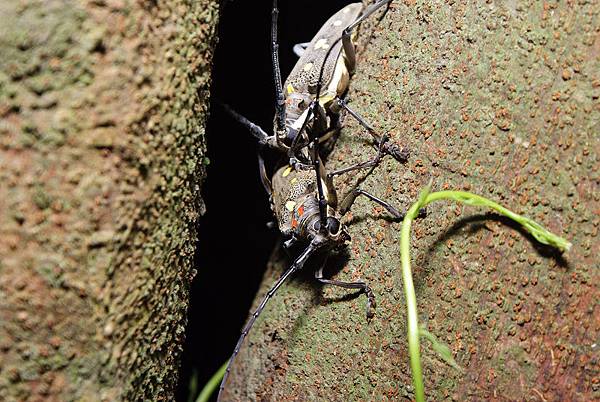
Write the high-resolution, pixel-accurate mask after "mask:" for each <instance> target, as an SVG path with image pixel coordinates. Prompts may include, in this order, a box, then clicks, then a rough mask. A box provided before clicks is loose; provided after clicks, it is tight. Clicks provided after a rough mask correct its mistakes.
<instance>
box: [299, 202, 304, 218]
mask: <svg viewBox="0 0 600 402" xmlns="http://www.w3.org/2000/svg"><path fill="white" fill-rule="evenodd" d="M303 214H304V205H300V208H298V216H302V215H303Z"/></svg>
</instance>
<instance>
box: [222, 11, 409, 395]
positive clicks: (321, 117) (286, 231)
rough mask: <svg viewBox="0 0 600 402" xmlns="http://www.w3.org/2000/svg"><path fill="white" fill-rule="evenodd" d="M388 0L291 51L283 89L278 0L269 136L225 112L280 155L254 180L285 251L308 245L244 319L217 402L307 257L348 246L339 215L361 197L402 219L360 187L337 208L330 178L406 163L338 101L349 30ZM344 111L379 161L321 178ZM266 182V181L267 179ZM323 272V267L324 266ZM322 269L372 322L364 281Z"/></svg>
mask: <svg viewBox="0 0 600 402" xmlns="http://www.w3.org/2000/svg"><path fill="white" fill-rule="evenodd" d="M390 2H391V0H379V1H377V2H375V3H373V4H371V5H369V6H367V7H365V8H363V6H362V4H361V3H354V4H350V5H348V6H346V7H344V8H343V9H342V10H340V11H338V12H337V13H336V14H334V15H333V16H332V17H331V18H330V19H329V20H328V21H327V22H326V23H325V24H324V25H323V27H322V28H321V29H320V30H319V32H318V33H317V34H316V35H315V37H314V38H313V39H312V41H311V42H309V43H305V44H300V45H297V46H295V47H294V51H295V52H296V54H298V55H299V56H300V58H299V60H298V62H297V64H296V66H295V67H294V69H293V70H292V72H291V73H290V75H289V77H288V78H287V80H286V81H285V83H284V84H282V80H281V73H280V69H279V56H278V39H277V20H278V13H279V9H278V5H277V0H274V1H273V9H272V27H271V28H272V32H271V34H272V62H273V74H274V81H275V94H276V102H277V103H276V115H275V119H274V130H273V134H272V135H268V134H267V133H266V132H265V131H264V130H263V129H262V128H260V127H259V126H257V125H255V124H253V123H252V122H250V121H249V120H247V119H246V118H245V117H243V116H242V115H241V114H239V113H237V112H236V111H233V110H231V109H230V108H229V107H227V106H224V107H225V109H226V110H227V111H228V112H229V114H230V115H231V116H232V117H233V118H234V119H236V120H237V121H239V122H240V123H241V124H243V125H244V126H245V127H247V128H248V129H249V130H250V132H251V133H252V134H253V135H254V136H255V137H256V138H257V139H258V142H259V144H260V145H261V150H263V149H264V148H265V147H266V148H272V149H275V150H277V151H279V152H281V153H283V154H284V155H285V158H286V159H287V160H288V161H289V163H288V164H285V165H284V166H281V167H280V168H279V169H277V170H276V171H275V173H274V174H273V175H271V176H269V175H268V174H267V169H266V167H265V163H264V161H263V159H262V157H261V156H260V155H259V167H260V176H261V180H262V183H263V185H264V187H265V190H266V191H267V192H268V194H269V196H270V200H271V208H272V210H273V213H274V215H275V217H276V218H277V222H278V226H279V230H280V231H281V233H282V234H283V235H284V236H285V237H286V239H287V240H286V242H285V243H284V244H285V246H286V247H290V246H291V245H293V244H295V243H298V244H303V245H306V246H305V248H304V250H303V251H302V252H301V253H300V255H299V256H298V257H297V258H296V259H295V260H294V261H293V263H292V264H291V266H290V267H289V268H288V269H287V270H286V271H285V272H284V273H283V275H282V276H281V277H280V278H279V279H278V280H277V281H276V282H275V284H274V285H273V287H272V288H271V289H270V290H269V291H268V292H267V294H266V295H265V296H264V298H263V299H262V301H261V302H260V304H259V306H258V307H257V309H256V311H254V313H253V314H252V315H251V316H250V318H249V320H248V322H247V323H246V325H245V326H244V328H243V330H242V334H241V336H240V338H239V340H238V342H237V344H236V346H235V349H234V351H233V354H232V356H231V359H230V360H229V363H228V366H227V369H226V371H225V375H224V377H223V380H222V383H221V387H220V390H219V399H221V397H222V395H223V393H222V391H223V389H224V387H225V385H226V382H227V379H228V375H229V372H230V368H231V365H232V363H233V361H234V359H235V357H236V356H237V354H238V352H239V350H240V348H241V345H242V343H243V342H244V339H245V337H246V336H247V334H248V332H249V331H250V329H251V328H252V326H253V325H254V323H255V321H256V319H257V317H258V316H259V315H260V313H261V312H262V311H263V309H264V307H265V305H266V304H267V302H268V301H269V299H270V298H271V297H272V296H273V295H274V294H275V293H276V292H277V290H278V289H279V287H281V285H282V284H283V283H284V282H285V281H286V280H287V279H288V278H289V277H290V276H291V275H293V274H294V273H295V272H297V271H298V270H300V269H301V268H302V267H303V266H304V264H305V263H306V261H307V260H308V259H309V258H310V257H311V256H313V255H315V254H317V253H321V252H330V251H332V250H335V249H339V248H342V247H344V246H345V245H346V244H347V242H348V241H349V240H350V236H349V234H348V230H347V228H346V227H345V225H343V224H342V223H341V218H342V216H343V215H344V214H345V213H346V212H348V211H349V210H350V207H351V206H352V204H353V202H354V201H355V199H356V198H357V197H358V196H359V195H364V196H366V197H367V198H369V199H370V200H372V201H374V202H376V203H378V204H380V205H382V206H383V207H384V208H386V210H387V211H388V212H390V213H391V214H392V215H393V216H394V217H396V218H402V217H403V214H402V213H400V212H399V211H398V210H397V209H395V208H394V207H393V206H391V205H390V204H388V203H387V202H385V201H383V200H381V199H379V198H377V197H375V196H374V195H371V194H369V193H368V192H366V191H364V190H361V189H359V188H354V189H353V190H351V191H350V192H349V194H347V195H346V196H345V197H343V198H342V201H341V202H340V203H338V198H337V194H336V190H335V187H334V185H333V178H334V177H335V176H337V175H340V174H343V173H347V172H350V171H354V170H357V169H362V168H366V167H374V166H376V165H377V164H378V163H379V162H380V160H381V158H382V157H383V156H384V155H385V154H390V155H392V156H393V157H394V158H395V159H397V160H399V161H401V162H404V161H406V160H407V158H408V152H407V150H406V149H405V148H402V147H399V146H397V145H396V144H393V143H391V142H390V141H388V138H387V136H385V135H383V136H382V135H379V134H377V133H376V132H375V130H374V129H372V128H371V126H370V125H369V124H368V123H367V122H366V121H365V120H364V119H362V118H361V117H360V116H359V115H358V114H357V113H356V112H355V111H354V110H352V109H351V108H350V107H349V106H348V105H347V104H346V102H345V101H344V96H345V94H346V92H347V89H348V85H349V82H350V77H351V74H352V73H353V72H354V69H355V63H356V55H355V36H356V35H355V28H356V27H357V26H358V25H359V24H360V23H361V22H362V21H363V20H364V19H366V18H368V17H369V16H370V15H371V14H373V13H374V12H375V11H377V10H378V9H380V8H382V7H383V6H387V5H389V3H390ZM342 110H345V111H346V112H347V113H348V114H350V115H351V116H352V117H354V118H355V119H357V120H358V122H359V123H360V124H361V126H362V127H363V128H365V129H366V131H367V132H368V133H369V134H370V135H371V136H372V137H373V139H374V145H375V146H376V148H377V154H376V155H375V156H374V157H373V158H371V159H369V160H367V161H364V162H360V163H356V164H353V165H351V166H348V167H346V168H343V169H339V170H336V171H332V172H327V170H326V168H325V166H324V163H323V160H324V159H325V157H326V150H327V148H328V147H330V146H331V144H333V143H334V142H335V138H336V136H337V134H338V132H339V129H340V115H341V112H342ZM270 177H271V178H270ZM323 265H324V263H323ZM323 265H321V267H320V268H319V269H318V270H317V271H316V273H315V278H316V279H317V280H318V281H319V282H320V283H322V284H327V285H335V286H340V287H344V288H349V289H359V290H361V291H362V292H363V293H365V294H366V296H367V317H371V316H372V315H373V308H374V307H375V298H374V295H373V292H372V291H371V289H370V287H369V286H368V285H367V284H366V283H364V282H343V281H337V280H331V279H325V278H323Z"/></svg>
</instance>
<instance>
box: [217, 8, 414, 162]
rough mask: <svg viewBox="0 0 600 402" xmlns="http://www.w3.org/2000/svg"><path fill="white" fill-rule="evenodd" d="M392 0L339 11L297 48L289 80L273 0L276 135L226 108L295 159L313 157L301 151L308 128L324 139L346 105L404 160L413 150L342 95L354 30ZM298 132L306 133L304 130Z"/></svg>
mask: <svg viewBox="0 0 600 402" xmlns="http://www.w3.org/2000/svg"><path fill="white" fill-rule="evenodd" d="M391 1H392V0H379V1H378V2H376V3H374V4H371V5H370V6H368V7H366V8H365V9H364V10H363V8H362V4H361V3H353V4H349V5H347V6H346V7H344V8H342V9H341V10H340V11H338V12H337V13H335V14H334V15H333V16H332V17H331V18H329V20H327V22H325V24H324V25H323V26H322V27H321V29H320V30H319V32H317V34H316V35H315V36H314V38H313V39H312V40H311V41H310V42H309V43H304V44H299V45H296V46H295V47H294V51H295V53H296V54H297V55H299V56H300V58H299V59H298V62H297V63H296V65H295V67H294V68H293V70H292V72H291V73H290V75H289V76H288V78H287V80H286V81H285V83H284V85H283V86H282V83H281V71H280V68H279V53H278V51H279V45H278V39H277V20H278V15H279V9H278V7H277V0H274V1H273V11H272V25H271V40H272V53H271V54H272V63H273V76H274V81H275V96H276V113H275V118H274V127H273V135H268V134H267V133H266V132H265V131H264V130H263V129H262V128H261V127H260V126H258V125H256V124H254V123H252V122H250V121H249V120H248V119H247V118H245V117H244V116H242V115H241V114H239V113H237V112H235V111H234V110H232V109H231V108H229V107H228V106H227V105H223V107H224V108H225V110H226V111H227V112H228V113H229V114H230V115H232V116H233V117H234V118H235V119H236V120H237V121H239V122H240V123H241V124H243V125H244V126H246V127H247V128H248V129H249V130H250V132H251V133H252V134H253V135H254V136H255V137H256V138H257V139H258V142H259V144H260V145H261V146H264V145H266V146H268V147H271V148H275V149H277V150H280V151H282V152H287V154H288V156H289V157H290V159H291V160H292V162H293V163H294V162H296V161H302V162H304V163H310V161H309V159H308V155H307V154H306V152H300V150H301V149H304V148H305V147H306V145H307V144H308V134H307V133H309V132H317V133H319V137H320V138H319V140H320V141H321V142H325V141H327V140H328V139H330V138H333V137H334V136H335V134H336V133H337V132H338V131H339V128H340V127H339V117H340V111H341V110H342V109H345V110H346V111H347V112H348V113H349V114H350V115H351V116H352V117H354V118H355V119H357V120H358V122H359V123H360V124H361V125H362V126H363V127H364V128H365V129H366V130H367V131H368V132H369V134H370V135H371V136H372V137H373V139H374V145H375V146H376V147H379V145H382V147H383V151H384V153H386V154H390V155H392V156H393V157H394V158H396V159H397V160H398V161H400V162H405V161H406V160H407V159H408V150H407V149H406V148H403V147H399V146H398V145H396V144H393V143H390V142H388V141H387V137H385V136H381V135H379V134H377V133H376V132H375V130H373V128H372V127H371V126H370V125H369V124H368V123H367V122H366V121H365V120H364V119H363V118H362V117H361V116H360V115H359V114H358V113H356V112H355V111H354V110H352V109H351V108H350V107H349V106H348V104H347V103H346V101H345V100H344V98H343V96H344V94H345V93H346V91H347V89H348V83H349V80H350V76H351V74H352V73H353V72H354V70H355V67H356V50H355V43H354V41H355V39H356V35H355V34H353V32H354V28H356V27H357V26H358V25H359V24H360V23H361V22H362V21H363V20H364V19H365V18H367V17H369V16H370V15H371V14H373V13H374V12H375V11H376V10H377V9H379V8H380V7H382V6H384V5H388V4H389V3H390V2H391ZM299 133H304V134H302V135H299Z"/></svg>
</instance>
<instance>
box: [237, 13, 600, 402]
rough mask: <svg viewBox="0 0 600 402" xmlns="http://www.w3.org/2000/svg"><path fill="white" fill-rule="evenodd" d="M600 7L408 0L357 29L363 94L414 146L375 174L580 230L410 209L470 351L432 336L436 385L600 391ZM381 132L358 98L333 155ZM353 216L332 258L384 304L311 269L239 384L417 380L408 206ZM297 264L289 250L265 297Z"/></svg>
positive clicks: (437, 300)
mask: <svg viewBox="0 0 600 402" xmlns="http://www.w3.org/2000/svg"><path fill="white" fill-rule="evenodd" d="M599 17H600V7H598V4H597V3H595V2H586V1H580V2H535V1H529V2H516V3H515V2H509V1H506V2H504V1H499V2H476V3H467V4H464V3H462V2H443V1H419V2H414V1H408V2H393V3H392V7H391V10H390V11H389V12H388V13H387V15H386V16H385V17H384V18H383V19H382V20H381V21H376V19H372V20H371V21H370V22H369V23H368V24H365V25H364V26H363V27H362V29H361V38H362V39H361V40H362V42H361V45H362V46H361V48H360V53H359V57H358V68H357V71H356V73H355V75H354V78H353V79H352V82H351V88H350V93H349V96H350V99H351V106H353V107H354V108H355V109H356V110H357V111H358V112H359V113H360V114H362V115H363V116H364V117H365V118H366V120H368V121H369V122H371V123H372V124H373V126H374V127H375V128H376V130H377V131H379V132H382V133H383V132H386V133H388V134H389V135H390V137H391V139H392V140H393V141H394V142H396V143H399V144H405V145H408V146H409V147H410V149H411V151H412V152H411V157H410V160H409V162H408V163H407V164H406V165H400V164H398V163H397V162H395V161H393V160H391V158H387V159H386V160H385V162H384V163H383V164H382V165H381V166H379V167H378V168H377V169H376V170H375V171H374V173H373V174H372V175H371V176H369V177H367V178H366V180H365V182H364V183H363V184H362V186H363V188H365V189H368V190H369V191H371V192H372V193H374V194H375V195H377V196H381V197H382V198H385V199H387V200H390V201H391V202H392V203H393V204H394V205H396V206H398V207H401V208H407V207H408V206H409V205H410V204H411V203H412V201H413V200H416V197H417V195H418V193H419V191H420V190H421V189H422V188H423V187H424V186H425V185H426V184H427V182H428V181H429V180H430V179H433V183H434V189H436V190H437V189H458V190H468V191H470V192H474V193H477V194H481V195H483V196H486V197H488V198H490V199H493V200H495V201H497V202H499V203H501V204H503V205H505V206H506V207H508V208H511V209H513V210H515V211H516V212H518V213H520V214H523V215H526V216H528V217H531V218H533V219H535V220H536V221H537V222H539V223H541V224H542V225H544V226H545V227H547V228H549V229H550V230H552V231H553V232H555V233H557V234H560V235H563V236H565V237H567V238H568V239H569V240H570V241H572V242H573V243H574V247H573V249H572V250H571V251H570V252H569V253H568V254H567V255H565V256H562V257H561V256H559V255H557V254H555V253H553V252H551V251H549V250H548V249H546V248H544V247H540V246H539V245H538V244H536V243H535V241H534V240H533V239H532V238H531V237H529V236H527V235H526V234H525V233H524V232H523V231H521V230H519V229H518V227H516V226H515V225H511V224H509V223H508V222H507V221H506V220H504V219H500V218H498V217H497V216H495V215H488V214H486V213H485V212H483V211H478V210H475V209H473V208H470V207H465V206H459V205H452V204H447V205H444V204H436V205H433V206H432V207H431V208H430V209H429V213H428V216H427V217H426V218H424V219H422V220H420V221H417V222H415V224H414V226H413V239H412V242H413V244H412V246H413V250H414V253H413V267H414V276H415V281H416V286H417V302H418V304H419V317H420V321H421V322H422V323H423V324H424V325H425V326H426V327H427V328H428V329H429V331H430V332H432V333H433V334H435V335H436V336H437V337H438V338H439V339H440V340H442V341H443V342H445V343H446V344H448V345H449V346H450V348H451V350H452V351H453V354H454V357H455V359H456V361H457V362H458V364H459V365H461V366H462V367H464V369H465V371H464V372H463V373H460V372H457V371H455V370H453V369H451V368H450V367H448V366H446V365H445V364H444V363H443V362H442V361H441V360H440V359H439V358H437V356H436V355H435V353H434V352H432V351H431V350H430V349H429V348H427V347H426V346H424V347H423V348H422V360H423V364H424V376H425V387H426V393H427V395H428V398H430V399H431V400H490V399H493V398H497V399H499V400H532V401H535V400H544V401H559V400H581V401H585V400H593V399H597V398H599V397H600V395H599V394H598V392H599V390H598V387H597V386H596V385H594V382H593V377H594V375H595V374H594V373H595V369H594V366H595V365H597V362H598V352H597V348H596V347H595V346H594V344H595V342H596V338H597V334H598V330H599V327H600V322H599V320H598V317H600V315H599V311H598V303H597V300H598V295H599V294H598V287H597V285H596V284H597V283H598V282H599V277H598V276H599V275H598V270H597V257H596V255H597V254H598V252H599V251H600V247H599V242H598V226H599V225H600V219H599V218H598V214H597V211H598V208H599V205H600V204H599V198H598V194H600V192H599V191H598V190H599V189H598V184H599V180H600V178H599V177H598V166H599V164H598V151H599V148H600V147H599V145H600V144H599V142H598V141H599V139H598V130H599V127H600V126H599V124H600V123H599V122H600V109H599V106H598V105H599V103H598V97H599V96H600V75H599V72H600V61H599V60H600V57H598V56H599V54H600V39H599V38H600V26H599V25H598V22H599V21H600V18H599ZM365 38H366V39H365ZM367 42H368V46H366V43H367ZM368 142H369V141H368V139H367V136H366V134H364V133H363V132H362V131H361V128H360V126H359V125H358V124H356V123H355V122H354V121H352V119H351V118H349V117H347V118H346V120H345V127H344V129H343V132H342V136H341V138H340V140H339V141H338V143H337V145H336V149H335V151H334V153H333V154H332V156H331V157H330V158H329V161H328V166H330V167H334V168H336V167H340V166H343V165H348V164H350V163H352V162H356V161H359V160H365V159H367V158H368V157H369V156H370V155H372V154H373V152H374V151H373V149H372V148H371V147H370V146H369V145H368ZM356 181H357V178H356V177H350V178H346V179H344V180H340V181H339V182H338V186H339V188H340V189H341V191H342V192H343V191H346V190H348V188H350V186H351V185H352V184H353V183H355V182H356ZM346 223H347V224H348V225H349V227H350V232H351V235H352V237H353V244H352V245H351V246H350V248H349V258H348V260H347V261H345V262H343V263H342V264H339V265H340V266H341V270H340V271H339V272H337V273H336V272H331V274H332V275H334V276H335V278H336V279H341V280H358V279H364V280H365V281H367V282H368V283H369V284H370V285H371V286H372V288H373V291H374V292H375V294H376V296H377V314H376V317H375V318H374V319H373V320H371V321H370V322H368V321H367V320H366V319H365V316H364V303H365V300H364V297H363V296H360V297H357V298H355V299H351V300H349V301H348V300H344V299H343V298H342V296H343V295H344V294H346V292H344V291H341V290H339V289H335V288H321V287H319V286H317V285H316V284H315V283H314V281H311V279H310V278H311V276H312V275H311V273H310V272H307V273H306V275H305V276H300V277H298V278H295V279H294V280H292V281H290V283H288V284H287V286H284V287H283V288H282V289H281V290H280V291H279V293H278V294H277V295H276V296H275V297H274V298H273V299H272V301H271V302H270V304H269V305H268V306H267V308H266V309H265V311H264V312H263V315H262V316H261V318H260V319H259V320H258V321H257V324H256V326H255V327H254V330H253V332H252V333H251V334H250V336H249V337H248V339H247V341H246V343H245V345H244V347H243V348H242V350H241V352H240V354H239V358H238V359H239V360H238V362H237V364H236V365H235V366H234V368H233V372H232V376H231V377H230V382H229V389H228V395H229V397H230V398H232V399H239V400H245V399H267V400H292V399H300V400H385V399H389V400H401V399H404V398H405V399H410V398H411V397H412V395H413V394H412V385H411V377H410V371H409V366H408V355H407V350H406V340H405V337H406V336H405V334H406V326H405V312H404V304H403V303H404V296H403V294H402V283H401V274H400V268H399V254H398V253H399V250H398V237H399V232H400V225H399V223H396V222H390V221H389V220H387V219H385V211H384V210H382V208H380V207H378V206H376V205H374V204H372V203H369V202H367V201H366V200H360V201H358V202H357V204H356V205H355V207H354V208H353V210H352V213H351V214H350V216H349V217H348V218H347V220H346ZM288 265H289V260H288V259H286V258H284V257H283V256H282V255H281V254H279V253H276V254H275V256H274V258H273V260H272V261H271V263H270V265H269V270H268V272H267V274H266V276H265V279H264V283H263V285H262V287H261V291H260V292H259V295H258V296H257V298H260V297H262V295H264V293H265V292H266V291H267V289H268V288H269V287H270V285H271V284H272V283H273V282H274V280H275V278H276V277H278V275H280V274H281V272H282V271H283V270H284V269H285V268H286V267H287V266H288ZM257 300H258V299H257ZM257 302H258V301H256V302H255V304H256V303H257Z"/></svg>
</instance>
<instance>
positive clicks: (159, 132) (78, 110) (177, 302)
mask: <svg viewBox="0 0 600 402" xmlns="http://www.w3.org/2000/svg"><path fill="white" fill-rule="evenodd" d="M0 17H1V20H2V28H0V32H1V34H2V40H1V41H0V54H1V55H2V57H1V58H0V116H1V118H2V121H1V123H0V124H1V126H0V140H1V143H0V181H1V183H2V185H1V186H0V273H1V276H0V320H1V321H0V322H1V324H0V342H1V344H0V399H2V400H9V401H12V400H60V401H68V400H101V399H102V400H120V399H124V400H172V399H173V391H174V387H175V386H176V384H177V371H178V365H179V364H178V363H179V354H180V352H181V348H182V341H183V339H182V338H183V336H184V330H185V325H186V311H187V303H188V289H189V284H190V281H191V279H192V277H193V275H194V271H193V266H192V263H193V255H194V248H195V241H196V227H195V224H196V221H197V218H198V216H199V214H201V213H202V211H203V204H202V200H200V198H199V192H198V187H199V185H200V184H201V182H202V180H203V178H204V172H205V169H204V167H205V164H204V161H205V159H204V151H205V142H204V126H205V121H206V114H207V110H208V107H207V102H208V90H209V84H210V67H211V61H212V52H213V48H214V44H215V27H216V24H217V20H218V6H217V4H216V1H209V0H202V1H183V0H163V1H150V2H133V1H126V0H93V1H87V2H77V1H68V0H50V1H30V2H14V1H8V0H5V1H1V2H0Z"/></svg>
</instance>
